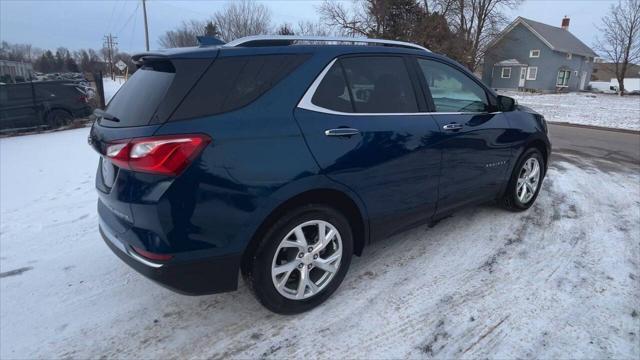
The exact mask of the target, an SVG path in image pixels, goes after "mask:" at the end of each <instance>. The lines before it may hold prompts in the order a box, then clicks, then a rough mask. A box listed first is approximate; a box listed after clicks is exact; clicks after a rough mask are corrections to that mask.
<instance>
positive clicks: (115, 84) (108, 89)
mask: <svg viewBox="0 0 640 360" xmlns="http://www.w3.org/2000/svg"><path fill="white" fill-rule="evenodd" d="M125 81H126V80H125V79H124V78H122V77H116V79H115V80H111V78H109V77H104V78H102V86H103V87H104V102H105V104H108V103H109V100H111V98H112V97H113V95H115V94H116V93H117V92H118V90H120V87H121V86H122V84H124V82H125Z"/></svg>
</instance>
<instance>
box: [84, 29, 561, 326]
mask: <svg viewBox="0 0 640 360" xmlns="http://www.w3.org/2000/svg"><path fill="white" fill-rule="evenodd" d="M134 60H135V62H136V63H137V64H138V67H139V69H138V70H137V71H136V72H135V74H134V75H133V76H132V77H131V78H130V79H129V80H128V81H127V82H126V83H125V84H124V85H123V86H122V88H121V89H120V90H119V91H118V93H117V94H116V95H115V97H114V98H113V100H111V102H110V103H109V105H108V107H107V108H106V110H104V111H100V112H99V113H98V114H97V115H98V118H97V120H96V122H95V123H94V124H93V127H92V129H91V133H90V136H89V143H90V144H91V145H92V146H93V147H94V148H95V149H96V150H97V151H98V152H99V153H100V154H101V157H100V162H99V166H98V171H97V175H96V188H97V190H98V194H99V200H98V213H99V215H100V233H101V234H102V236H103V238H104V240H105V242H106V243H107V245H108V246H109V247H110V248H111V249H112V250H113V252H114V253H115V254H116V255H118V256H119V257H120V258H121V259H122V260H123V261H124V262H126V263H127V264H128V265H130V266H131V267H133V268H134V269H135V270H137V271H138V272H140V273H142V274H143V275H145V276H147V277H148V278H150V279H152V280H154V281H156V282H158V283H160V284H162V285H164V286H166V287H168V288H170V289H172V290H174V291H177V292H180V293H184V294H191V295H197V294H210V293H217V292H224V291H232V290H235V289H236V288H237V286H238V278H239V274H240V273H241V274H242V275H243V277H244V279H245V281H246V283H247V284H248V286H249V287H250V288H251V289H252V291H253V292H254V294H255V295H256V297H257V298H258V299H259V301H260V302H261V303H262V304H263V305H264V306H266V307H267V308H268V309H270V310H272V311H275V312H277V313H285V314H291V313H299V312H302V311H305V310H308V309H311V308H313V307H314V306H316V305H318V304H320V303H321V302H323V301H324V300H326V299H327V298H328V297H329V296H330V295H331V294H332V293H333V292H334V291H335V290H336V288H337V287H338V286H339V285H340V283H341V282H342V280H343V279H344V277H345V275H346V273H347V270H348V268H349V264H350V262H351V257H352V255H354V254H355V255H361V254H362V253H363V250H364V249H365V248H366V246H367V245H368V244H369V243H370V242H372V241H375V240H378V239H384V238H387V237H389V236H390V235H393V234H395V233H398V232H401V231H404V230H406V229H408V228H411V227H415V226H417V225H420V224H425V223H430V222H434V221H437V220H438V219H440V218H442V217H445V216H448V215H449V214H451V213H452V212H453V211H454V210H456V209H458V208H460V207H462V206H469V205H472V204H478V203H483V202H489V201H497V202H498V203H500V204H502V205H503V206H505V207H506V208H508V209H511V210H526V209H527V208H529V207H530V206H531V205H532V203H533V202H534V201H535V199H536V197H537V195H538V192H539V191H540V188H541V183H542V180H543V178H544V175H545V172H546V170H547V164H548V159H549V154H550V151H551V146H550V143H549V139H548V137H547V127H546V123H545V120H544V118H543V117H542V116H541V115H539V114H537V113H535V112H534V111H532V110H531V109H527V108H524V107H522V106H518V105H517V104H516V103H515V101H514V100H513V99H511V98H508V97H505V96H499V95H497V94H496V93H494V92H493V91H492V90H491V89H489V88H487V87H486V86H485V85H484V84H482V83H481V82H480V81H479V80H478V79H477V78H476V77H475V76H474V75H473V74H472V73H470V72H469V71H468V70H466V69H465V68H463V67H462V66H461V65H459V64H458V63H456V62H454V61H452V60H450V59H448V58H446V57H444V56H441V55H437V54H434V53H431V52H430V51H428V50H427V49H425V48H422V47H420V46H418V45H414V44H409V43H403V42H397V41H387V40H375V39H354V38H317V37H296V36H254V37H247V38H242V39H238V40H235V41H233V42H230V43H228V44H224V45H216V46H201V47H196V48H184V49H170V50H165V51H158V52H147V53H142V54H138V55H135V56H134ZM425 276H428V275H425Z"/></svg>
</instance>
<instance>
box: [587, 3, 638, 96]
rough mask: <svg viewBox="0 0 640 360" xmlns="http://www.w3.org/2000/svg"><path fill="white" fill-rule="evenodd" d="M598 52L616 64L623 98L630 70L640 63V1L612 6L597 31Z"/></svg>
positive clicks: (619, 88)
mask: <svg viewBox="0 0 640 360" xmlns="http://www.w3.org/2000/svg"><path fill="white" fill-rule="evenodd" d="M598 30H600V31H601V32H602V34H601V36H602V37H601V38H600V37H598V39H597V41H596V46H595V48H596V49H597V50H598V51H600V52H602V53H603V54H605V56H606V57H607V58H608V59H609V60H611V61H612V62H613V63H614V67H615V72H616V79H617V80H618V93H619V94H620V95H621V96H622V95H624V78H625V75H626V72H627V66H628V65H629V64H630V63H631V64H633V63H635V62H637V61H640V0H626V1H622V0H620V1H619V2H618V4H616V5H611V7H610V8H609V13H608V14H607V15H605V16H604V17H603V18H602V24H601V26H599V27H598Z"/></svg>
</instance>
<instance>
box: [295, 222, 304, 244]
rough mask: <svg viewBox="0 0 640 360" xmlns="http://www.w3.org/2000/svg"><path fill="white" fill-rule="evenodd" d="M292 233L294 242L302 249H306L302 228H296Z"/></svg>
mask: <svg viewBox="0 0 640 360" xmlns="http://www.w3.org/2000/svg"><path fill="white" fill-rule="evenodd" d="M294 233H295V234H296V242H298V243H300V244H301V245H302V246H303V247H305V248H306V247H307V238H306V237H304V232H303V231H302V226H298V227H297V228H296V229H295V230H294Z"/></svg>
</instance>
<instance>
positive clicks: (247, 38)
mask: <svg viewBox="0 0 640 360" xmlns="http://www.w3.org/2000/svg"><path fill="white" fill-rule="evenodd" d="M273 40H276V41H277V40H283V41H322V42H348V43H354V44H355V43H364V44H380V45H395V46H401V47H408V48H413V49H418V50H424V51H427V52H431V50H429V49H427V48H425V47H423V46H420V45H416V44H413V43H408V42H404V41H395V40H384V39H368V38H354V37H330V36H299V35H252V36H245V37H243V38H240V39H236V40H233V41H230V42H228V43H226V44H224V45H223V46H225V47H235V46H240V45H242V44H246V43H249V42H257V41H265V42H267V41H273Z"/></svg>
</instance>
